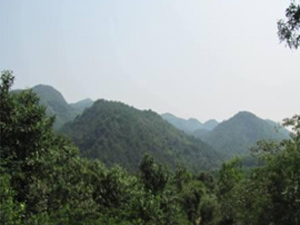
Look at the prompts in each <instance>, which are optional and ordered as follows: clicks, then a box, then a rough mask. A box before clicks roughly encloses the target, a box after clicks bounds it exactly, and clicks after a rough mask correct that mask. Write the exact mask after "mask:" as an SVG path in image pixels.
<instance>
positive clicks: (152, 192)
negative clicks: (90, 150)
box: [0, 71, 300, 225]
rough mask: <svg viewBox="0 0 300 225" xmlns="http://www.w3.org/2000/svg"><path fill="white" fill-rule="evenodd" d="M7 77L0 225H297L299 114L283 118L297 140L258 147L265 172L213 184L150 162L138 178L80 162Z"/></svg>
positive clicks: (234, 165) (225, 172)
mask: <svg viewBox="0 0 300 225" xmlns="http://www.w3.org/2000/svg"><path fill="white" fill-rule="evenodd" d="M1 80H2V83H1V84H0V96H1V98H0V106H1V112H0V113H1V117H0V129H1V130H0V131H1V132H0V135H1V139H0V141H1V143H0V144H1V145H0V146H1V148H0V153H1V160H0V203H1V205H0V224H1V225H2V224H3V225H4V224H5V225H39V224H45V225H60V224H61V225H81V224H83V225H90V224H92V225H102V224H109V225H116V224H121V225H129V224H133V225H141V224H143V225H156V224H159V225H223V224H227V225H286V224H293V225H299V224H300V188H299V186H300V173H299V171H300V164H299V162H300V143H299V136H300V117H299V116H297V115H296V116H294V117H292V118H291V119H287V120H285V124H286V125H290V126H292V130H293V133H292V136H291V139H289V140H284V141H282V142H280V143H274V142H260V143H259V144H258V148H257V149H256V155H258V157H259V158H260V159H261V160H262V162H263V163H262V164H261V165H260V166H259V167H256V168H252V169H248V170H244V169H243V168H242V163H241V162H240V161H239V160H238V159H233V160H231V161H229V162H225V163H224V164H223V165H222V167H221V169H220V171H219V175H218V176H217V182H215V181H214V180H215V178H216V177H214V176H212V175H211V174H210V173H208V172H201V173H198V174H196V173H194V174H193V173H191V172H189V171H188V170H187V169H185V168H184V167H183V166H182V165H181V166H178V167H177V168H176V170H175V172H172V170H168V169H167V168H166V167H165V166H162V164H161V163H159V162H157V161H155V160H154V158H153V157H152V156H150V155H145V156H144V158H143V159H142V161H141V162H140V170H139V173H136V175H133V174H130V173H128V172H127V171H125V170H124V169H122V168H121V167H116V166H115V167H112V168H110V169H107V168H106V167H105V166H104V164H103V163H101V162H100V161H98V160H87V159H82V158H80V157H79V155H78V149H77V148H76V147H75V146H74V145H73V144H72V143H71V142H70V141H69V140H67V139H65V138H64V137H62V136H60V135H58V134H56V133H55V132H54V131H53V129H52V123H53V118H48V117H47V116H46V112H45V107H43V106H41V105H39V100H38V98H37V96H36V95H35V94H34V93H33V92H32V91H30V90H27V91H24V92H20V93H14V94H10V93H9V91H10V88H11V85H12V84H13V77H12V75H11V72H9V71H4V72H3V73H2V77H1ZM118 107H119V106H116V110H117V108H118ZM127 109H128V108H127ZM128 110H129V111H131V109H128ZM87 111H89V110H87ZM117 111H118V110H117ZM91 112H92V113H93V110H92V111H91ZM150 114H151V113H150ZM137 115H138V113H137ZM127 116H129V115H127ZM127 119H128V117H127ZM167 131H168V130H167ZM181 134H182V133H181Z"/></svg>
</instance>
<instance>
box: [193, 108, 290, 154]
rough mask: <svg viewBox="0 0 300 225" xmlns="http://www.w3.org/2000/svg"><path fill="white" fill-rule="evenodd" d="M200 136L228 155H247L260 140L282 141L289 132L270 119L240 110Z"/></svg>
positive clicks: (287, 136)
mask: <svg viewBox="0 0 300 225" xmlns="http://www.w3.org/2000/svg"><path fill="white" fill-rule="evenodd" d="M198 137H199V138H200V139H201V140H203V141H204V142H206V143H208V144H210V145H211V146H212V147H213V148H214V149H216V150H217V151H219V152H222V153H224V154H226V155H227V156H228V157H232V156H235V155H246V154H249V153H250V148H251V147H254V146H255V145H256V142H257V141H259V140H275V141H281V140H283V139H288V138H289V132H288V131H287V130H286V129H284V128H282V127H281V126H279V125H278V124H276V123H275V122H272V121H270V120H267V121H266V120H263V119H260V118H258V117H257V116H255V115H254V114H252V113H249V112H239V113H238V114H236V115H235V116H233V117H232V118H230V119H229V120H227V121H224V122H222V123H220V124H219V125H218V126H217V127H216V128H215V129H214V130H212V131H211V132H206V133H201V134H199V133H198Z"/></svg>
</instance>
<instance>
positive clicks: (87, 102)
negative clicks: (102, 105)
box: [70, 98, 94, 115]
mask: <svg viewBox="0 0 300 225" xmlns="http://www.w3.org/2000/svg"><path fill="white" fill-rule="evenodd" d="M93 103H94V102H93V100H92V99H90V98H86V99H83V100H81V101H79V102H75V103H71V104H70V106H71V107H72V108H73V109H75V111H76V114H77V115H79V114H81V113H82V112H83V110H85V109H86V108H88V107H91V106H92V105H93Z"/></svg>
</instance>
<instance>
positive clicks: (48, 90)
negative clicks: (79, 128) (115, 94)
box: [12, 84, 93, 130]
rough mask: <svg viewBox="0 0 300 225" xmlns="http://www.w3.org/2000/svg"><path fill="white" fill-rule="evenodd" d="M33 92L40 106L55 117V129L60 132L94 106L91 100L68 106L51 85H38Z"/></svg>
mask: <svg viewBox="0 0 300 225" xmlns="http://www.w3.org/2000/svg"><path fill="white" fill-rule="evenodd" d="M21 91H22V90H14V91H12V92H21ZM32 91H33V92H34V93H36V94H37V96H38V97H39V99H40V102H39V103H40V104H41V105H43V106H45V107H46V113H47V115H48V116H55V122H54V124H53V127H54V129H55V130H58V129H59V128H61V127H62V125H64V124H65V123H67V122H69V121H72V120H73V119H74V118H75V116H76V115H79V114H81V113H82V112H83V110H84V109H85V108H87V107H90V106H91V105H92V104H93V101H92V100H91V99H84V100H82V101H79V102H76V103H72V104H68V102H67V101H66V100H65V98H64V97H63V95H62V94H61V93H60V92H59V91H58V90H56V89H55V88H53V87H51V86H49V85H42V84H40V85H36V86H34V87H33V88H32Z"/></svg>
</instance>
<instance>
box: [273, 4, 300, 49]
mask: <svg viewBox="0 0 300 225" xmlns="http://www.w3.org/2000/svg"><path fill="white" fill-rule="evenodd" d="M285 16H286V20H283V19H281V20H279V21H278V23H277V26H278V36H279V39H280V41H285V42H286V43H287V45H288V46H289V47H290V48H295V49H297V48H298V47H299V46H300V1H298V3H297V1H295V0H292V1H291V3H290V5H289V7H288V8H287V9H286V11H285Z"/></svg>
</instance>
